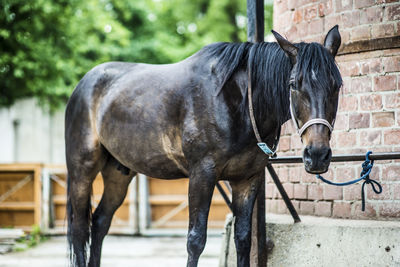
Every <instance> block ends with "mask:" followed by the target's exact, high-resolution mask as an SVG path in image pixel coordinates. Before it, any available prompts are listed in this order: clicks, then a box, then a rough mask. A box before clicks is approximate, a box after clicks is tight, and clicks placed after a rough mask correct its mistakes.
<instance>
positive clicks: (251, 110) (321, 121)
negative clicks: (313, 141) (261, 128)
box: [247, 68, 335, 157]
mask: <svg viewBox="0 0 400 267" xmlns="http://www.w3.org/2000/svg"><path fill="white" fill-rule="evenodd" d="M247 76H248V77H247V80H248V85H247V97H248V100H249V115H250V121H251V125H252V127H253V131H254V135H255V136H256V139H257V142H258V143H257V145H258V147H259V148H260V149H261V150H262V151H263V152H264V153H265V154H267V155H268V156H270V157H272V156H274V155H275V152H276V149H277V147H278V142H279V136H280V133H279V134H278V136H276V137H275V144H274V147H273V149H271V148H270V147H269V146H268V145H267V144H266V143H264V142H263V141H262V140H261V136H260V133H259V132H258V128H257V124H256V120H255V118H254V108H253V97H252V95H253V94H252V89H251V73H250V68H249V70H248V72H247ZM289 90H290V91H289V92H290V93H289V102H290V105H289V110H290V115H291V117H292V120H293V123H294V125H295V126H296V129H297V133H298V134H299V136H300V138H301V136H302V135H303V133H304V131H305V130H306V129H307V128H308V127H310V126H311V125H314V124H323V125H325V126H326V127H328V129H329V131H330V133H332V131H333V125H334V124H335V119H334V120H333V121H332V124H330V123H329V122H328V121H327V120H325V119H322V118H314V119H311V120H309V121H307V122H306V123H304V125H303V126H302V127H301V128H300V129H299V125H298V124H297V121H296V118H295V117H294V113H293V106H292V90H291V89H289Z"/></svg>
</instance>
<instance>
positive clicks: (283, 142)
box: [278, 136, 290, 151]
mask: <svg viewBox="0 0 400 267" xmlns="http://www.w3.org/2000/svg"><path fill="white" fill-rule="evenodd" d="M278 149H279V151H288V150H289V149H290V136H282V137H281V138H280V139H279V148H278Z"/></svg>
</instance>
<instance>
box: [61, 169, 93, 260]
mask: <svg viewBox="0 0 400 267" xmlns="http://www.w3.org/2000/svg"><path fill="white" fill-rule="evenodd" d="M92 194H93V191H92V190H91V192H90V199H89V201H88V203H89V204H88V207H87V209H88V211H87V224H86V225H87V229H79V232H77V233H74V231H73V227H72V223H73V220H74V212H73V209H72V203H71V202H72V200H71V179H70V178H69V176H67V206H66V212H67V222H68V227H67V241H68V256H69V265H70V266H72V267H74V266H77V262H76V255H75V254H76V252H75V251H74V246H73V239H74V238H75V239H76V238H77V237H78V238H82V233H84V235H83V236H85V240H84V242H85V249H84V251H83V253H84V258H85V259H86V260H87V259H88V257H87V255H88V252H89V250H90V234H91V233H90V229H91V226H92V225H91V222H92V205H91V198H92ZM74 235H79V236H75V237H74Z"/></svg>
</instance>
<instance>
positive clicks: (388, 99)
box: [384, 93, 400, 109]
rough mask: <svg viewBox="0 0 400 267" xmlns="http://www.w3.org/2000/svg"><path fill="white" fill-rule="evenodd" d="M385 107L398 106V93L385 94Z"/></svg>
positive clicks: (399, 100)
mask: <svg viewBox="0 0 400 267" xmlns="http://www.w3.org/2000/svg"><path fill="white" fill-rule="evenodd" d="M384 99H385V108H387V109H392V108H400V93H392V94H387V95H385V98H384Z"/></svg>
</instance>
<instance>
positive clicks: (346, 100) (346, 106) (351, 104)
mask: <svg viewBox="0 0 400 267" xmlns="http://www.w3.org/2000/svg"><path fill="white" fill-rule="evenodd" d="M357 109H358V100H357V97H356V96H349V95H345V96H341V97H340V98H339V110H340V111H356V110H357ZM336 120H337V119H336Z"/></svg>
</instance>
